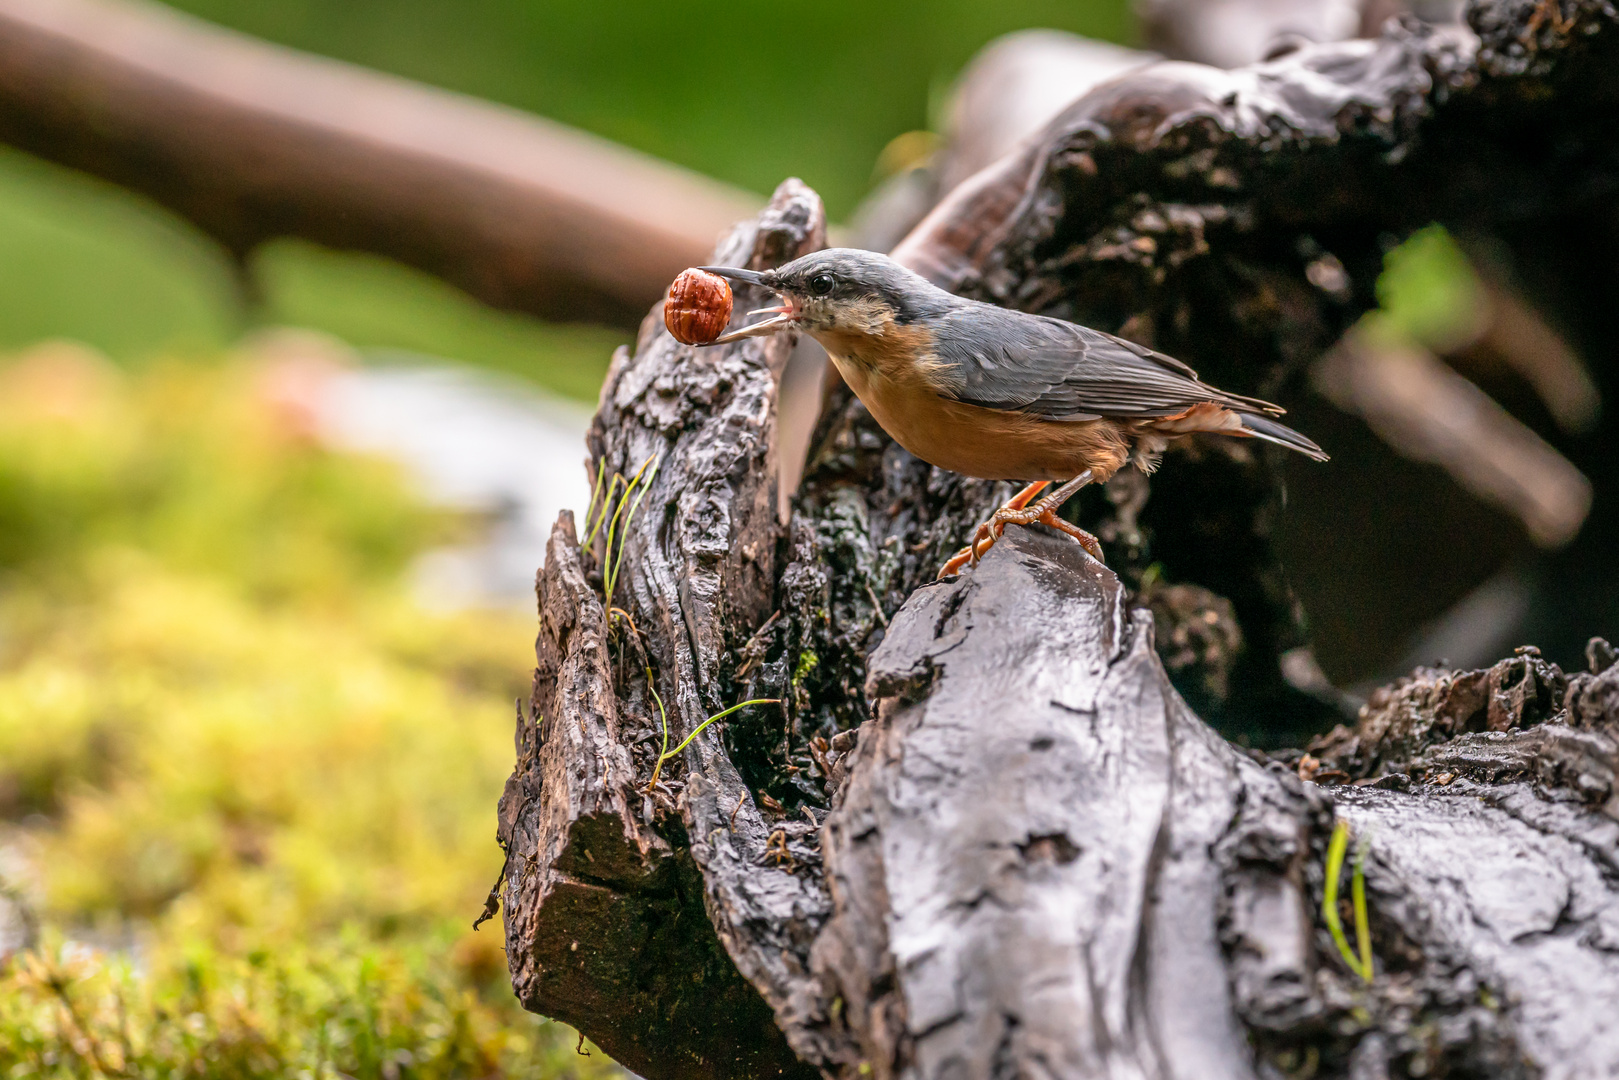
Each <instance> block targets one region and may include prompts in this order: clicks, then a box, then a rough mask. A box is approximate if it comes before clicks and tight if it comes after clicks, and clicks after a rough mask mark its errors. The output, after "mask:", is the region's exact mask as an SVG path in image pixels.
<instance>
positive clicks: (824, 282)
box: [809, 270, 835, 296]
mask: <svg viewBox="0 0 1619 1080" xmlns="http://www.w3.org/2000/svg"><path fill="white" fill-rule="evenodd" d="M834 284H835V282H834V281H833V280H832V275H831V274H828V273H827V272H826V271H824V270H823V271H821V272H820V273H819V274H816V275H815V276H814V277H812V278H810V279H809V287H810V292H812V293H814V294H815V295H816V296H826V295H828V294H829V293H831V291H832V286H833V285H834Z"/></svg>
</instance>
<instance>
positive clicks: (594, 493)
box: [584, 458, 607, 532]
mask: <svg viewBox="0 0 1619 1080" xmlns="http://www.w3.org/2000/svg"><path fill="white" fill-rule="evenodd" d="M606 475H607V459H606V458H602V459H601V460H600V461H598V462H596V484H595V486H594V487H592V488H591V489H590V505H589V506H587V507H586V508H585V520H584V528H585V530H586V531H587V532H588V531H589V530H590V519H591V518H592V517H594V516H595V515H596V500H597V499H599V498H601V493H602V480H603V478H605V477H606Z"/></svg>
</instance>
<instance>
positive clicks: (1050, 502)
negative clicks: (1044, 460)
mask: <svg viewBox="0 0 1619 1080" xmlns="http://www.w3.org/2000/svg"><path fill="white" fill-rule="evenodd" d="M1090 482H1091V472H1090V470H1089V469H1087V470H1085V471H1084V472H1083V473H1080V474H1079V475H1078V476H1076V477H1074V479H1072V480H1070V481H1068V483H1066V484H1064V485H1063V486H1062V487H1060V488H1058V489H1057V490H1056V491H1054V492H1052V493H1051V494H1050V495H1047V496H1046V497H1045V498H1043V499H1041V500H1040V501H1039V502H1037V503H1035V504H1034V505H1033V506H1029V505H1028V504H1029V500H1030V499H1032V498H1034V497H1035V496H1036V495H1038V494H1039V493H1040V492H1041V491H1043V490H1044V489H1045V487H1046V485H1047V484H1049V483H1050V481H1048V480H1037V481H1035V482H1034V483H1032V484H1030V485H1029V486H1028V487H1026V488H1024V489H1023V490H1022V491H1020V492H1018V493H1017V494H1016V495H1014V496H1013V497H1012V498H1011V499H1010V500H1008V502H1007V503H1006V505H1005V506H1003V507H1001V508H1000V509H999V510H997V511H995V513H994V515H993V516H992V517H991V518H990V519H989V520H988V521H986V522H984V523H983V524H982V525H980V526H978V529H977V531H976V532H974V533H973V540H972V543H970V544H968V545H967V546H966V547H964V548H962V549H961V550H960V551H958V552H956V553H955V554H954V555H952V556H951V557H950V561H949V562H947V563H945V564H944V566H942V567H940V568H939V577H941V578H946V577H949V576H950V575H951V574H957V573H960V572H961V569H962V567H964V566H966V565H967V564H968V563H972V564H973V565H974V566H976V565H977V564H978V560H979V559H982V558H983V557H984V555H985V553H986V552H988V551H989V549H990V548H992V547H994V546H995V541H997V540H999V539H1000V538H1001V534H1002V533H1003V532H1005V531H1006V527H1007V526H1008V525H1030V524H1033V523H1034V522H1036V521H1038V522H1039V523H1040V524H1042V525H1049V526H1051V527H1052V528H1053V529H1056V530H1057V531H1059V532H1065V533H1067V534H1068V535H1069V536H1072V537H1073V538H1074V539H1075V540H1078V541H1079V542H1080V544H1081V546H1083V547H1084V548H1085V550H1086V551H1087V552H1089V553H1090V555H1091V557H1092V558H1094V559H1095V560H1096V561H1097V562H1106V561H1107V560H1106V559H1104V558H1103V557H1102V545H1101V544H1100V543H1099V542H1098V541H1097V539H1096V537H1094V536H1092V535H1091V534H1090V533H1088V532H1086V531H1085V530H1084V529H1081V528H1079V527H1078V526H1077V525H1070V524H1069V523H1068V522H1066V521H1064V520H1063V519H1062V518H1060V517H1058V516H1057V510H1058V509H1059V508H1060V507H1061V506H1062V504H1063V503H1065V502H1067V501H1068V500H1069V499H1070V498H1071V497H1072V496H1073V494H1074V492H1076V491H1078V490H1079V489H1080V488H1082V487H1084V486H1085V485H1086V484H1088V483H1090Z"/></svg>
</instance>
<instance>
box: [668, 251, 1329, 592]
mask: <svg viewBox="0 0 1619 1080" xmlns="http://www.w3.org/2000/svg"><path fill="white" fill-rule="evenodd" d="M698 269H701V270H704V271H706V272H708V273H711V274H718V275H720V276H721V277H725V278H728V279H730V280H732V281H739V282H743V283H745V284H748V285H757V286H762V287H763V288H765V289H768V290H770V291H772V292H774V293H776V294H777V296H779V297H780V298H781V301H782V302H781V304H780V305H778V306H776V307H768V308H760V309H758V310H756V311H753V312H750V313H749V314H748V316H745V318H751V317H752V316H756V315H768V316H769V318H767V319H764V320H763V321H760V322H756V323H751V324H748V325H744V326H742V327H741V328H739V329H737V330H734V331H732V332H730V333H727V334H722V335H720V336H719V337H717V338H715V339H714V341H712V342H710V343H709V344H711V345H722V344H726V343H728V342H733V341H738V340H741V339H743V338H750V337H761V336H765V335H769V334H774V333H778V332H780V331H784V330H797V331H799V332H801V333H805V334H808V335H809V336H810V337H812V338H814V339H815V340H816V341H818V342H819V343H820V344H821V345H822V347H824V348H825V349H826V352H827V355H828V356H829V357H831V360H832V363H833V364H834V365H835V366H836V367H837V370H838V374H839V375H841V376H842V377H843V380H844V382H846V383H847V384H848V385H849V387H850V389H852V390H853V391H854V393H855V395H856V396H857V397H859V398H860V400H861V402H863V403H864V404H865V406H866V409H867V410H868V411H869V412H870V413H871V415H872V416H873V417H874V418H875V419H876V421H877V423H878V424H879V425H881V426H882V428H883V430H884V431H886V432H887V433H888V434H889V436H890V437H891V438H893V439H894V441H895V442H897V443H899V444H900V445H901V446H902V447H904V448H905V449H906V450H908V451H909V452H910V453H911V454H913V455H915V456H916V457H918V458H921V459H922V460H923V461H926V462H927V463H929V464H930V465H935V466H938V467H939V468H941V469H948V470H950V471H951V472H956V473H960V474H962V475H963V476H971V477H977V478H978V479H982V480H1003V481H1005V480H1010V481H1016V482H1021V483H1023V484H1024V485H1025V486H1024V487H1023V488H1022V489H1021V490H1020V491H1018V493H1017V494H1016V495H1015V496H1013V497H1012V499H1011V500H1009V501H1008V502H1007V503H1006V504H1005V505H1003V506H1002V507H1001V508H1000V509H998V510H996V511H995V513H994V515H993V516H992V517H991V518H990V519H989V520H988V521H986V522H984V523H983V524H982V525H980V526H979V527H978V528H977V530H976V531H975V532H974V534H973V536H972V539H971V541H970V542H969V543H968V544H967V546H966V547H964V548H963V549H962V550H961V551H959V552H957V553H956V554H955V555H954V556H952V557H951V559H950V560H949V561H948V562H946V563H945V564H944V566H943V567H942V568H941V569H940V571H939V577H941V578H944V577H949V576H951V575H953V574H956V573H959V572H960V571H961V570H962V569H963V568H965V567H966V566H968V565H969V564H974V565H975V564H976V563H977V562H978V561H979V560H980V559H981V558H982V557H983V556H984V555H985V553H987V552H988V550H989V549H990V547H991V546H992V545H993V544H994V543H995V541H996V540H998V539H999V538H1000V537H1001V535H1002V534H1003V532H1004V531H1005V529H1006V527H1007V526H1008V525H1013V524H1016V525H1028V524H1030V523H1033V522H1037V521H1038V522H1040V523H1041V524H1044V525H1047V526H1050V527H1051V528H1054V529H1057V530H1059V531H1061V532H1064V533H1067V534H1068V535H1070V536H1072V537H1073V538H1074V539H1076V540H1078V541H1079V543H1080V544H1081V545H1083V547H1084V548H1085V550H1086V551H1087V552H1088V553H1089V554H1090V555H1092V556H1093V557H1094V558H1096V560H1097V561H1098V562H1103V563H1105V562H1106V560H1105V559H1104V558H1103V553H1102V547H1101V544H1100V543H1099V542H1098V541H1097V539H1096V537H1094V536H1092V535H1091V534H1090V533H1088V532H1086V531H1085V530H1083V529H1080V528H1079V527H1077V526H1075V525H1072V524H1070V523H1069V522H1067V521H1064V520H1063V519H1062V518H1060V517H1058V516H1057V510H1058V509H1059V508H1060V507H1061V506H1062V505H1063V503H1065V502H1067V501H1068V499H1070V498H1071V497H1073V495H1074V494H1075V492H1077V491H1079V490H1080V489H1081V488H1083V487H1084V486H1085V485H1087V484H1092V483H1105V482H1106V481H1107V480H1108V479H1109V478H1110V477H1111V476H1113V474H1114V473H1116V472H1117V471H1118V470H1120V469H1121V468H1124V467H1125V466H1126V465H1134V466H1135V467H1137V468H1139V469H1141V470H1143V471H1144V472H1149V473H1150V472H1152V471H1153V470H1154V469H1156V468H1157V465H1158V462H1159V459H1160V457H1161V455H1162V454H1163V451H1164V448H1165V447H1166V446H1167V445H1168V444H1169V443H1170V442H1171V441H1173V440H1174V439H1177V438H1180V437H1182V436H1185V435H1190V434H1193V433H1197V432H1212V433H1217V434H1220V435H1230V436H1237V437H1240V438H1252V439H1261V440H1264V441H1265V442H1270V443H1275V444H1276V445H1278V446H1284V447H1286V448H1287V449H1289V450H1294V451H1297V452H1298V453H1301V454H1303V455H1305V456H1306V457H1309V458H1313V459H1314V460H1316V461H1326V460H1327V455H1326V453H1325V452H1323V451H1322V449H1321V447H1319V446H1317V445H1316V444H1315V443H1314V442H1312V441H1310V440H1309V439H1308V438H1306V437H1305V436H1303V435H1301V434H1300V433H1298V432H1297V431H1294V430H1293V429H1292V428H1289V427H1287V426H1285V425H1283V424H1282V423H1280V422H1278V421H1277V420H1276V419H1275V417H1277V416H1280V415H1282V413H1283V412H1284V411H1285V410H1283V409H1282V408H1281V407H1280V406H1278V405H1273V404H1271V403H1270V402H1267V401H1261V400H1260V399H1258V398H1253V397H1246V396H1244V395H1241V394H1233V393H1229V392H1227V391H1225V390H1220V389H1218V388H1216V387H1213V386H1210V385H1209V384H1208V383H1205V382H1203V381H1202V380H1201V379H1199V378H1198V375H1197V372H1196V371H1194V370H1192V368H1191V367H1189V366H1188V365H1186V364H1184V363H1182V362H1181V361H1179V360H1176V359H1174V358H1173V357H1170V356H1166V355H1164V354H1163V353H1160V352H1157V351H1155V350H1153V349H1149V348H1147V347H1146V346H1143V345H1138V344H1136V343H1135V342H1133V341H1129V340H1127V339H1125V338H1121V337H1116V336H1114V335H1112V334H1109V333H1105V332H1103V331H1101V330H1093V329H1091V328H1090V327H1088V326H1081V325H1080V324H1078V323H1073V322H1067V321H1065V320H1062V319H1055V318H1051V317H1048V316H1045V315H1035V314H1031V313H1028V312H1022V311H1015V310H1012V309H1010V308H1003V307H998V306H996V305H994V304H989V303H984V302H983V301H979V300H972V299H968V298H966V297H961V296H957V295H955V294H954V293H951V292H949V291H947V290H945V289H942V288H940V287H939V286H937V285H935V284H933V283H932V282H931V281H928V280H927V279H926V278H924V277H922V276H921V275H920V274H917V273H915V272H914V271H912V270H910V269H909V268H907V267H904V266H902V265H900V264H899V263H897V262H895V261H894V260H892V259H890V258H889V257H888V256H886V255H882V254H879V253H877V252H872V251H862V250H858V249H854V248H827V249H823V250H820V251H816V252H813V253H811V254H809V255H805V256H803V257H801V258H798V259H795V260H793V261H792V262H789V263H786V264H785V265H783V266H780V267H778V268H776V269H774V270H762V271H756V270H748V269H745V268H739V267H731V266H705V267H699V268H698ZM1054 483H1055V484H1059V485H1061V486H1059V487H1058V488H1057V489H1056V490H1055V491H1053V492H1051V493H1050V494H1047V495H1045V496H1044V497H1040V495H1041V492H1043V491H1045V490H1046V488H1048V487H1050V486H1051V485H1052V484H1054Z"/></svg>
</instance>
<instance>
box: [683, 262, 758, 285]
mask: <svg viewBox="0 0 1619 1080" xmlns="http://www.w3.org/2000/svg"><path fill="white" fill-rule="evenodd" d="M697 269H699V270H703V271H706V272H708V273H710V274H718V275H719V276H720V277H724V278H730V279H731V280H732V281H741V282H745V283H746V284H748V285H763V286H764V287H765V288H767V289H768V288H770V283H769V282H767V281H765V276H764V275H763V274H761V273H760V272H759V271H757V270H743V269H740V268H738V267H735V266H699V267H698V268H697Z"/></svg>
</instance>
